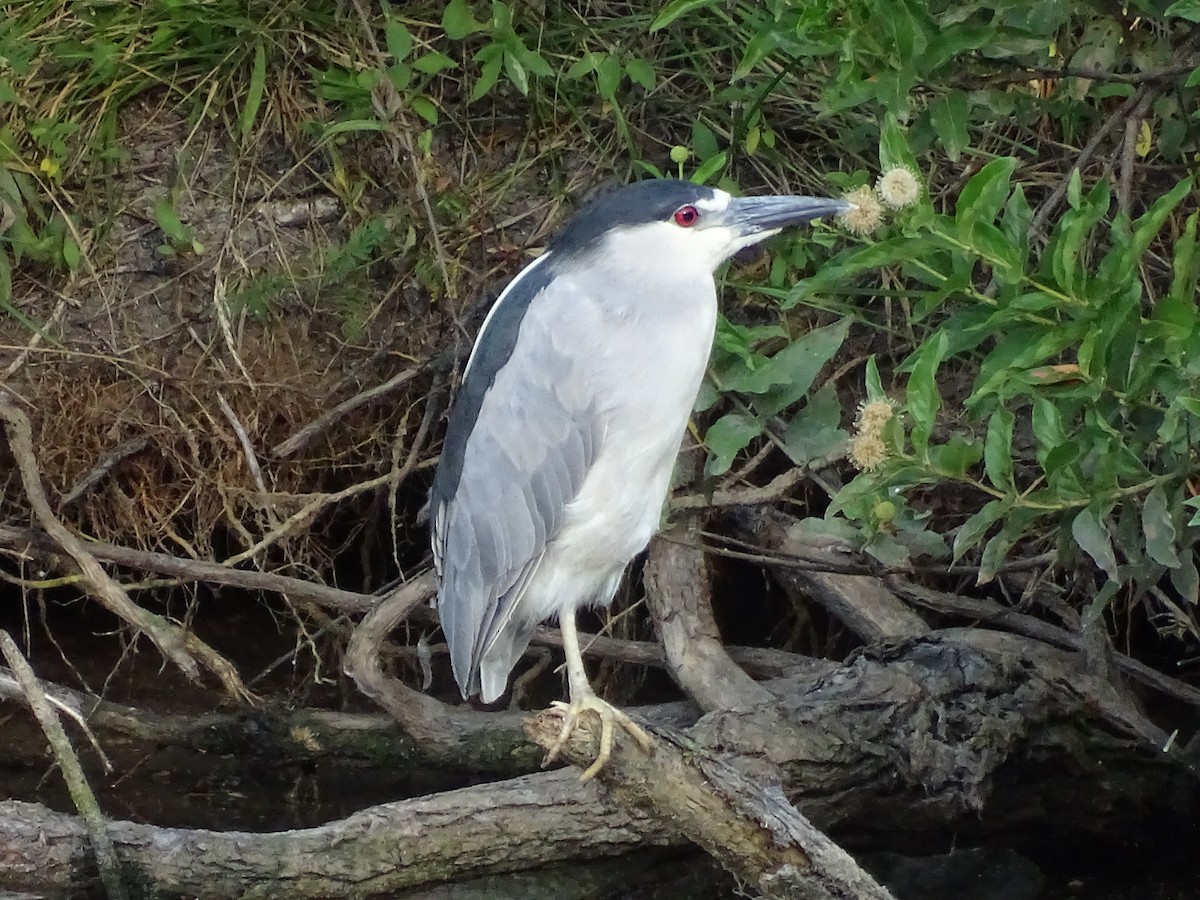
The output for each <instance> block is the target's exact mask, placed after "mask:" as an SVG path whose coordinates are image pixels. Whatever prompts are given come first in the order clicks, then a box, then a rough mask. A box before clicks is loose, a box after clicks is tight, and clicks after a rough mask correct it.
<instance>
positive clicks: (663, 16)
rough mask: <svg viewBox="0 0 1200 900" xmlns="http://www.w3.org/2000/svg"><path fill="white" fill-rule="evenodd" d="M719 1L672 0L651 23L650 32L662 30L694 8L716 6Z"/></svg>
mask: <svg viewBox="0 0 1200 900" xmlns="http://www.w3.org/2000/svg"><path fill="white" fill-rule="evenodd" d="M718 2H719V0H671V2H670V3H668V4H667V5H666V6H664V7H663V8H662V11H661V12H659V14H658V15H657V16H655V17H654V21H653V22H651V23H650V33H651V34H653V33H654V32H656V31H661V30H662V29H664V28H666V27H667V26H668V25H670V24H671V23H672V22H674V21H675V20H676V19H678V18H679V17H680V16H683V15H686V14H687V13H690V12H692V10H696V9H703V8H705V7H707V6H715V5H716V4H717V3H718Z"/></svg>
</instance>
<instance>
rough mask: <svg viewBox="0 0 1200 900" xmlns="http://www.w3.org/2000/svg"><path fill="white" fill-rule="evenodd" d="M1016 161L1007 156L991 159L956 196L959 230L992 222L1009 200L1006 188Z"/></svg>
mask: <svg viewBox="0 0 1200 900" xmlns="http://www.w3.org/2000/svg"><path fill="white" fill-rule="evenodd" d="M1016 168H1017V161H1016V160H1015V159H1014V158H1013V157H1011V156H1006V157H1002V158H1000V159H994V160H992V161H991V162H990V163H988V164H987V165H986V166H984V167H983V168H982V169H980V170H979V171H978V172H976V173H975V175H974V176H973V177H972V178H971V180H970V181H968V182H967V184H966V187H964V188H963V189H962V191H961V193H959V195H958V204H957V206H956V207H955V219H956V220H957V222H958V224H959V225H960V226H962V225H965V224H970V223H973V222H992V221H994V220H995V218H996V216H997V214H999V212H1000V208H1001V207H1002V206H1004V201H1005V200H1006V199H1007V198H1008V185H1009V181H1010V180H1011V179H1012V174H1013V172H1014V171H1015V170H1016Z"/></svg>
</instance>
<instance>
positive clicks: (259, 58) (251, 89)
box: [238, 41, 267, 141]
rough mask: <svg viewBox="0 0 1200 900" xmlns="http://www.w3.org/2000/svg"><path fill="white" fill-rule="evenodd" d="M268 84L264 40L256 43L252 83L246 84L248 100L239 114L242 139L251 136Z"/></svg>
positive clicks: (251, 76)
mask: <svg viewBox="0 0 1200 900" xmlns="http://www.w3.org/2000/svg"><path fill="white" fill-rule="evenodd" d="M266 84H267V51H266V48H265V47H264V46H263V43H262V41H256V42H255V44H254V62H253V63H252V64H251V66H250V84H249V85H247V86H246V102H245V103H243V104H242V109H241V112H240V113H239V114H238V125H239V126H240V128H241V132H242V140H243V141H245V140H246V138H248V137H249V136H250V129H252V128H253V127H254V120H255V119H257V118H258V109H259V107H260V106H261V105H262V99H263V91H264V90H265V89H266Z"/></svg>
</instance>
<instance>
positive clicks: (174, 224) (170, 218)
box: [154, 197, 188, 244]
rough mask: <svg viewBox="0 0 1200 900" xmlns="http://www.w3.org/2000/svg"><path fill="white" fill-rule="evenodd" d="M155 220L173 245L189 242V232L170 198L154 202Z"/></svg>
mask: <svg viewBox="0 0 1200 900" xmlns="http://www.w3.org/2000/svg"><path fill="white" fill-rule="evenodd" d="M154 219H155V221H156V222H157V223H158V227H159V228H161V229H162V232H163V234H165V235H166V236H167V240H168V241H170V242H171V243H172V244H181V243H184V242H185V241H187V240H188V230H187V228H186V227H184V224H183V222H182V221H181V220H180V218H179V213H177V212H176V211H175V206H174V204H172V203H171V200H170V198H168V197H159V198H158V199H157V200H155V201H154Z"/></svg>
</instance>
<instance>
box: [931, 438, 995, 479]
mask: <svg viewBox="0 0 1200 900" xmlns="http://www.w3.org/2000/svg"><path fill="white" fill-rule="evenodd" d="M926 454H927V458H928V460H929V467H930V469H932V470H933V471H934V472H936V473H938V474H939V475H941V476H942V477H944V478H956V479H957V478H965V477H966V475H967V472H969V471H970V470H971V467H972V466H974V465H977V464H978V463H979V460H981V459H982V458H983V444H981V443H980V442H979V441H977V440H975V439H974V438H969V437H966V436H965V435H962V434H953V435H951V436H950V440H948V441H946V443H944V444H930V445H929V449H928V450H927V451H926Z"/></svg>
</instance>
